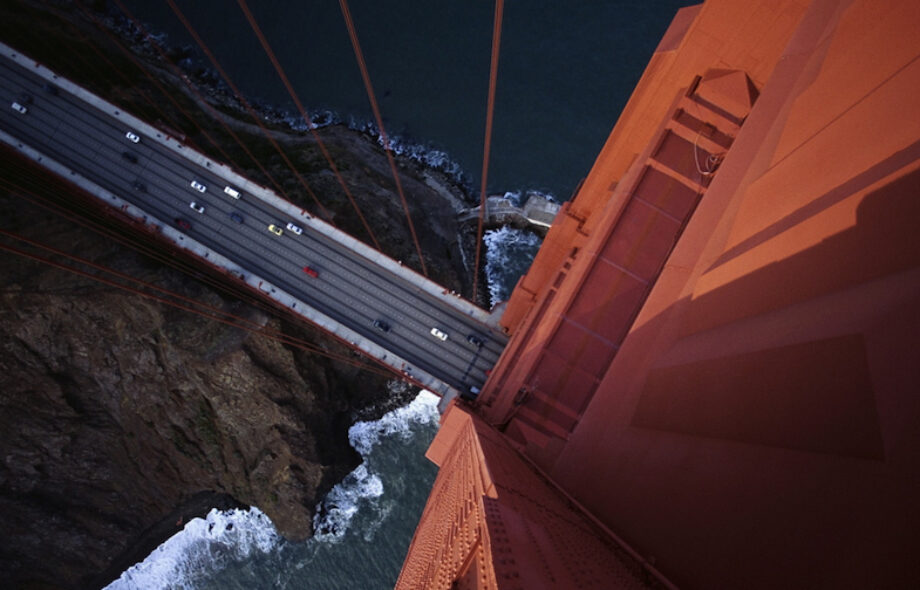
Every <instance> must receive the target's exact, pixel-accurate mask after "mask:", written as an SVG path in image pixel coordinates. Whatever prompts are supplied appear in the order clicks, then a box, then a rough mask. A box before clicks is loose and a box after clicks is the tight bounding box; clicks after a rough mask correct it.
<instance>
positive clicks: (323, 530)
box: [313, 391, 440, 541]
mask: <svg viewBox="0 0 920 590" xmlns="http://www.w3.org/2000/svg"><path fill="white" fill-rule="evenodd" d="M439 400H440V398H438V396H436V395H435V394H433V393H431V392H429V391H422V392H421V393H419V395H418V396H417V397H416V398H415V399H414V400H413V401H412V402H411V403H410V404H409V405H407V406H403V407H402V408H397V409H395V410H393V411H391V412H388V413H386V414H385V415H384V416H383V417H382V418H380V419H379V420H375V421H373V422H364V421H362V422H356V423H355V424H353V425H352V427H351V428H349V429H348V441H349V442H350V443H351V446H353V447H354V448H355V450H357V451H358V453H360V454H361V456H362V457H364V459H365V462H364V463H362V464H361V465H359V466H358V468H357V469H355V470H354V471H352V472H351V473H349V474H348V476H346V477H345V479H344V480H343V481H342V482H341V483H339V484H338V485H336V486H335V487H334V488H332V491H331V492H329V494H327V495H326V498H325V499H324V500H323V501H322V502H321V503H320V504H319V505H318V506H317V510H316V516H315V517H314V518H313V528H314V530H315V531H316V538H317V539H319V540H326V541H335V540H339V539H341V538H342V537H343V536H344V535H345V532H346V531H347V530H348V527H349V525H350V524H351V521H352V519H353V518H354V516H355V515H356V514H357V513H358V510H359V509H361V508H362V507H364V506H368V507H372V508H373V509H374V510H376V511H377V512H378V514H377V515H376V517H374V518H373V519H371V522H376V523H378V526H379V523H380V522H382V520H383V518H385V517H386V515H387V514H388V513H389V511H390V510H392V507H388V506H387V505H386V503H384V502H380V501H378V499H380V498H381V497H382V496H383V495H384V486H383V481H382V480H381V479H380V477H379V475H378V474H377V473H374V472H373V471H372V470H371V469H369V468H368V463H367V458H368V456H369V455H370V453H371V451H372V450H373V449H374V447H375V446H376V445H377V444H379V443H380V441H381V440H383V439H384V438H386V439H393V438H397V437H398V438H401V439H408V437H410V436H411V435H412V430H411V427H412V425H413V424H433V423H437V421H438V417H439V414H438V401H439ZM373 532H374V527H371V530H369V531H366V532H365V535H367V534H371V535H372V534H373Z"/></svg>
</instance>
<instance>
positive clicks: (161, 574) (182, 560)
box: [106, 508, 281, 590]
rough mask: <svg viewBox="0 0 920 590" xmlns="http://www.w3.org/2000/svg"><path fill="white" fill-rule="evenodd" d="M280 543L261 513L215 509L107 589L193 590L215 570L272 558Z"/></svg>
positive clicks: (125, 573)
mask: <svg viewBox="0 0 920 590" xmlns="http://www.w3.org/2000/svg"><path fill="white" fill-rule="evenodd" d="M280 541H281V537H280V536H279V535H278V533H277V532H276V531H275V527H274V526H272V524H271V521H270V520H269V519H268V517H267V516H265V515H264V514H263V513H262V511H261V510H259V509H258V508H250V509H249V510H236V509H234V510H226V511H221V510H217V509H214V510H211V512H210V513H208V515H207V516H206V517H205V518H194V519H192V520H190V521H189V522H188V524H186V525H185V528H184V529H182V531H180V532H178V533H176V534H175V535H173V536H172V537H170V538H169V539H167V540H166V542H164V543H163V544H162V545H160V546H159V547H157V548H156V549H154V550H153V552H152V553H151V554H150V555H149V556H147V558H146V559H145V560H144V561H142V562H141V563H138V564H136V565H134V566H132V567H130V568H129V569H127V570H126V571H125V572H124V573H122V574H121V577H120V578H118V579H117V580H115V581H114V582H112V583H111V584H109V585H108V586H107V587H106V588H107V590H129V589H130V590H134V589H141V588H144V589H146V588H182V589H192V588H195V587H196V584H197V582H199V581H201V580H202V579H204V578H206V577H207V575H208V574H209V573H210V572H212V571H214V570H215V569H220V568H221V567H223V566H225V565H226V564H227V563H229V562H232V561H241V560H245V559H249V558H250V557H251V556H252V555H253V554H254V553H263V554H265V553H269V552H271V551H273V550H275V549H276V548H277V547H278V544H279V542H280Z"/></svg>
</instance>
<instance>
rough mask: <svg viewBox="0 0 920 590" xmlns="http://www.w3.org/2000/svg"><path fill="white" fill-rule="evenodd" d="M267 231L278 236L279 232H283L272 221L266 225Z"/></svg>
mask: <svg viewBox="0 0 920 590" xmlns="http://www.w3.org/2000/svg"><path fill="white" fill-rule="evenodd" d="M268 231H270V232H272V233H273V234H275V235H276V236H280V235H281V234H283V233H284V230H282V229H281V228H280V227H278V226H277V225H275V224H274V223H273V224H271V225H269V226H268Z"/></svg>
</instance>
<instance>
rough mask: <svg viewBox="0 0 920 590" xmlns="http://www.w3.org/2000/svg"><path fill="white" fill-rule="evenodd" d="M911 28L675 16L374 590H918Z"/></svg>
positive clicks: (838, 12)
mask: <svg viewBox="0 0 920 590" xmlns="http://www.w3.org/2000/svg"><path fill="white" fill-rule="evenodd" d="M918 30H920V7H918V6H917V4H916V3H915V2H912V1H909V0H891V1H888V2H885V1H878V0H850V1H829V0H813V1H808V0H785V1H782V0H777V1H772V0H759V1H752V2H740V1H737V0H707V2H706V3H705V4H703V5H700V6H694V7H690V8H686V9H683V10H681V11H680V12H678V14H677V15H676V16H675V18H674V21H673V22H672V24H671V27H670V28H669V29H668V31H667V33H666V34H665V36H664V38H663V39H662V41H661V43H660V44H659V46H658V49H657V50H656V52H655V54H654V55H653V57H652V59H651V62H650V63H649V65H648V67H647V69H646V71H645V74H644V75H643V77H642V79H641V80H640V82H639V84H638V86H637V87H636V90H635V91H634V93H633V96H632V98H631V100H630V101H629V103H628V105H627V106H626V109H625V111H624V112H623V114H622V116H621V118H620V120H619V122H618V123H617V125H616V127H615V128H614V130H613V132H612V133H611V135H610V138H609V139H608V141H607V143H606V145H605V146H604V148H603V150H602V151H601V153H600V155H599V156H598V158H597V161H596V163H595V165H594V167H593V169H592V170H591V172H590V175H589V176H588V178H587V179H586V181H585V182H584V184H583V186H582V187H581V189H580V190H579V192H578V194H577V196H576V198H575V199H574V200H573V201H571V202H569V203H566V204H565V205H564V206H563V209H562V211H561V212H560V213H559V215H558V216H557V218H556V222H555V223H554V224H553V226H552V228H551V229H550V231H549V234H548V235H547V238H546V240H545V242H544V245H543V247H542V248H541V250H540V252H539V254H538V256H537V259H536V260H535V262H534V265H533V267H532V269H531V270H530V272H529V273H528V274H527V275H526V276H525V277H523V278H522V279H521V281H520V283H519V284H518V286H517V289H516V290H515V292H514V294H513V295H512V298H511V300H510V302H509V304H508V308H507V310H506V312H505V314H504V316H503V320H502V321H503V324H504V326H505V327H506V329H507V330H508V332H509V333H510V334H511V335H512V338H511V341H510V343H509V344H508V346H507V348H506V349H505V352H504V353H503V356H502V358H501V359H500V360H499V363H498V365H497V366H496V368H495V370H494V371H493V372H492V374H491V377H490V379H489V381H488V382H487V383H486V385H485V387H484V389H483V392H482V393H481V394H480V396H479V397H478V399H477V400H476V402H475V403H473V404H463V403H455V404H454V405H452V406H451V407H450V408H449V409H448V411H447V413H446V414H445V416H444V417H443V425H442V428H441V431H440V433H439V434H438V436H437V438H436V439H435V441H434V442H433V443H432V446H431V449H430V450H429V457H430V458H431V459H432V460H433V461H435V462H436V463H437V464H438V465H440V466H441V471H440V473H439V475H438V478H437V480H436V482H435V484H434V488H433V490H432V493H431V497H430V499H429V502H428V505H427V506H426V509H425V512H424V513H423V515H422V518H421V521H420V523H419V527H418V530H417V532H416V535H415V538H414V539H413V543H412V546H411V548H410V551H409V555H408V556H407V558H406V562H405V564H404V566H403V571H402V574H401V576H400V579H399V583H398V586H397V587H398V588H527V589H533V588H572V587H579V588H613V587H642V586H646V585H650V586H665V587H668V586H672V585H675V586H679V587H687V588H777V587H802V588H821V587H826V588H840V587H848V588H866V587H872V588H906V587H917V586H918V585H920V568H918V567H917V565H916V563H917V561H916V555H917V553H918V549H920V541H918V536H917V534H916V531H917V530H920V513H918V511H917V508H916V506H917V498H918V497H920V397H918V391H920V372H918V371H920V369H918V367H920V362H918V360H920V359H918V353H917V352H916V351H917V350H920V238H918V237H917V232H918V230H917V227H918V225H920V224H918V222H920V116H918V115H917V96H918V95H920V40H918V36H917V34H916V31H918Z"/></svg>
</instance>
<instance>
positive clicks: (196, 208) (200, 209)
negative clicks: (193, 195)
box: [188, 201, 204, 213]
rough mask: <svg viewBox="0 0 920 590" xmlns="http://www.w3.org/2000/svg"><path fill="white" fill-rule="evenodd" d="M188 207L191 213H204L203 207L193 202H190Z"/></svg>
mask: <svg viewBox="0 0 920 590" xmlns="http://www.w3.org/2000/svg"><path fill="white" fill-rule="evenodd" d="M188 206H189V207H191V209H192V210H193V211H197V212H198V213H204V205H199V204H198V203H196V202H195V201H192V202H191V203H189V204H188Z"/></svg>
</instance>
